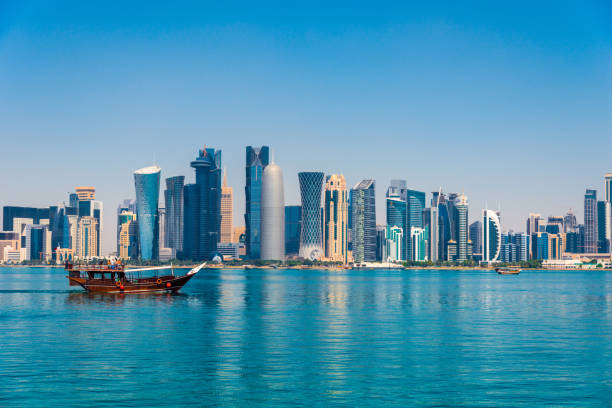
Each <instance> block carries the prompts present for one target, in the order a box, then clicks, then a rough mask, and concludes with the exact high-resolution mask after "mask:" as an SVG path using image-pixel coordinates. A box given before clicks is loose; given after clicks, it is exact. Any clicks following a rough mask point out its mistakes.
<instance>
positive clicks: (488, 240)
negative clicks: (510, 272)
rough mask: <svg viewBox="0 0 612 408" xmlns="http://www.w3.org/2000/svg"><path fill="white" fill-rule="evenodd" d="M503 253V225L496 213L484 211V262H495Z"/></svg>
mask: <svg viewBox="0 0 612 408" xmlns="http://www.w3.org/2000/svg"><path fill="white" fill-rule="evenodd" d="M500 251H501V225H500V223H499V217H498V215H497V213H496V212H495V211H492V210H482V260H483V261H485V262H495V261H497V260H498V258H499V253H500Z"/></svg>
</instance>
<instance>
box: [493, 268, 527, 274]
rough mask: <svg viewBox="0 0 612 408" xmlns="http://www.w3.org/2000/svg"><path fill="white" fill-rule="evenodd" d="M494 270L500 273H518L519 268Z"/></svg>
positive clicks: (519, 271)
mask: <svg viewBox="0 0 612 408" xmlns="http://www.w3.org/2000/svg"><path fill="white" fill-rule="evenodd" d="M496 271H497V273H498V274H500V275H518V274H519V273H521V270H520V269H496Z"/></svg>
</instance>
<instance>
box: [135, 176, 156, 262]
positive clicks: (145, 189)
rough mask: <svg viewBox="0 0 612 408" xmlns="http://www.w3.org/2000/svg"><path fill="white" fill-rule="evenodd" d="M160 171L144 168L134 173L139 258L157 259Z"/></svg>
mask: <svg viewBox="0 0 612 408" xmlns="http://www.w3.org/2000/svg"><path fill="white" fill-rule="evenodd" d="M160 175H161V169H160V168H159V167H157V166H150V167H144V168H142V169H139V170H136V171H135V172H134V185H135V187H136V218H137V220H138V236H139V247H140V258H141V259H143V260H151V259H157V251H158V249H159V223H158V214H157V208H158V202H159V178H160Z"/></svg>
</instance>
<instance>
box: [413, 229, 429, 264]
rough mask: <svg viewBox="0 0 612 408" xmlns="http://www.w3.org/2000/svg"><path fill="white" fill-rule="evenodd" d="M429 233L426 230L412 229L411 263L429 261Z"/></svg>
mask: <svg viewBox="0 0 612 408" xmlns="http://www.w3.org/2000/svg"><path fill="white" fill-rule="evenodd" d="M428 235H429V231H428V230H427V229H426V228H419V227H410V251H411V253H410V254H409V258H410V260H411V261H426V260H427V236H428Z"/></svg>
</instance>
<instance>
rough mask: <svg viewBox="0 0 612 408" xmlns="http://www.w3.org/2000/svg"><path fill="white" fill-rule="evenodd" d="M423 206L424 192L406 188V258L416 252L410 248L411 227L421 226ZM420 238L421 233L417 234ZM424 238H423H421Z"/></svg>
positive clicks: (409, 257)
mask: <svg viewBox="0 0 612 408" xmlns="http://www.w3.org/2000/svg"><path fill="white" fill-rule="evenodd" d="M424 208H425V193H424V192H422V191H416V190H406V231H408V234H406V259H408V260H411V261H417V260H418V259H413V258H412V254H415V253H417V252H415V251H413V250H412V237H413V234H412V228H421V229H422V228H423V209H424ZM418 238H419V239H421V238H422V236H421V235H419V236H418ZM423 239H424V238H423Z"/></svg>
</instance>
